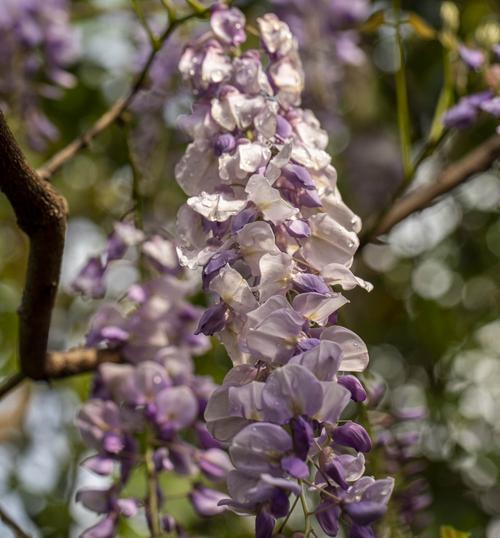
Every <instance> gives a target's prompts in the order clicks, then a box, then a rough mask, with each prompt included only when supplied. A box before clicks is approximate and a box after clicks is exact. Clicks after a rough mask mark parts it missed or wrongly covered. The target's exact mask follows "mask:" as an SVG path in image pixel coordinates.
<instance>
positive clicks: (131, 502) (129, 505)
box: [116, 499, 139, 517]
mask: <svg viewBox="0 0 500 538" xmlns="http://www.w3.org/2000/svg"><path fill="white" fill-rule="evenodd" d="M116 506H117V508H118V509H119V510H120V513H121V514H122V515H124V516H125V517H134V516H135V515H137V512H138V511H139V505H138V503H137V501H136V500H135V499H117V500H116Z"/></svg>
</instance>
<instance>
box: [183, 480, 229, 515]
mask: <svg viewBox="0 0 500 538" xmlns="http://www.w3.org/2000/svg"><path fill="white" fill-rule="evenodd" d="M226 498H227V495H226V494H225V493H221V492H220V491H216V490H214V489H210V488H206V487H205V486H203V485H201V484H196V485H195V487H194V489H193V491H191V493H190V494H189V500H190V501H191V504H192V505H193V508H194V509H195V511H196V513H197V514H198V515H200V516H202V517H209V516H215V515H217V514H221V513H222V512H224V510H225V509H226V507H225V506H220V505H219V502H220V501H222V499H226Z"/></svg>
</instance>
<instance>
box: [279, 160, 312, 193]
mask: <svg viewBox="0 0 500 538" xmlns="http://www.w3.org/2000/svg"><path fill="white" fill-rule="evenodd" d="M281 173H282V175H283V176H284V177H286V179H287V180H288V181H290V182H291V183H293V185H295V186H296V187H302V188H304V189H308V190H313V189H316V184H315V183H314V181H313V179H312V177H311V175H310V174H309V172H308V171H307V169H306V168H304V167H303V166H300V165H298V164H287V165H286V166H285V167H284V168H283V170H282V171H281Z"/></svg>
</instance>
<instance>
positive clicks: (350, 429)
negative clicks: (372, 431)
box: [332, 421, 372, 452]
mask: <svg viewBox="0 0 500 538" xmlns="http://www.w3.org/2000/svg"><path fill="white" fill-rule="evenodd" d="M332 437H333V440H334V441H335V442H336V443H338V444H339V445H343V446H349V447H351V448H354V449H355V450H357V451H358V452H369V451H370V450H371V448H372V442H371V439H370V437H369V435H368V433H367V432H366V430H365V429H364V428H363V426H360V425H359V424H356V423H355V422H351V421H348V422H346V423H345V424H342V425H341V426H337V427H336V428H335V429H334V430H333V433H332Z"/></svg>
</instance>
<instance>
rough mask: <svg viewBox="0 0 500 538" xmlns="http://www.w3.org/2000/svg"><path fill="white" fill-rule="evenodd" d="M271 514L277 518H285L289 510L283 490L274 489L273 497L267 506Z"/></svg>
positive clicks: (286, 494) (285, 493) (286, 495)
mask: <svg viewBox="0 0 500 538" xmlns="http://www.w3.org/2000/svg"><path fill="white" fill-rule="evenodd" d="M269 509H270V510H271V514H272V515H273V516H274V517H276V518H278V517H285V516H286V515H287V514H288V511H289V510H290V502H289V501H288V493H287V492H286V491H284V490H283V489H279V488H274V491H273V496H272V497H271V502H270V505H269Z"/></svg>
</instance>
